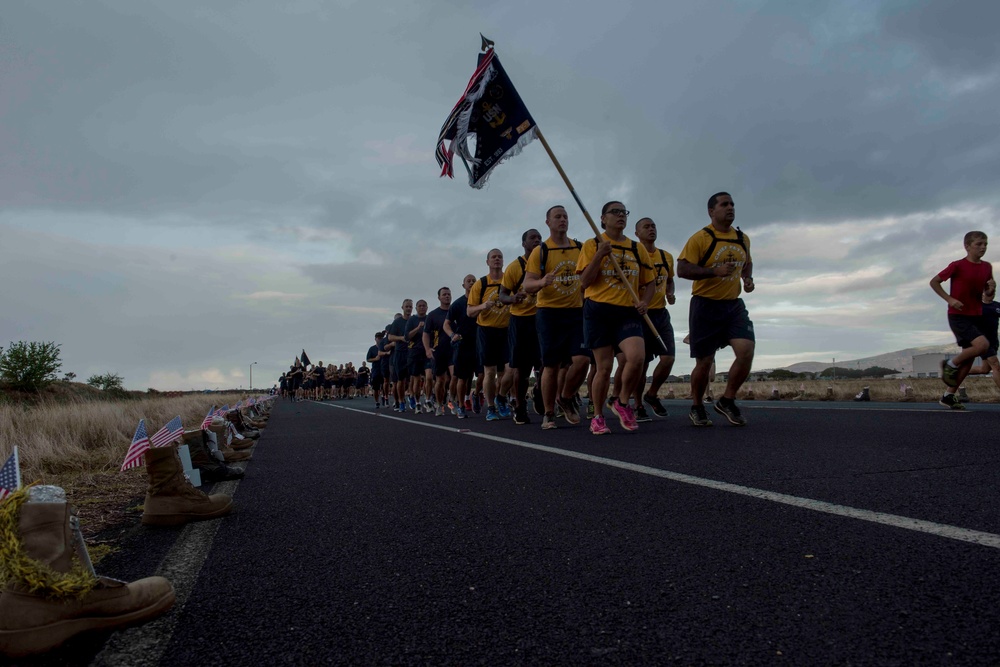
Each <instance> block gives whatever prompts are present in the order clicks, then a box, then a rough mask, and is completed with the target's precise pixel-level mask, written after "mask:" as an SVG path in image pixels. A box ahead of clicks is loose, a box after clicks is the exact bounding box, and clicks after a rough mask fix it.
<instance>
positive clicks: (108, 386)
mask: <svg viewBox="0 0 1000 667" xmlns="http://www.w3.org/2000/svg"><path fill="white" fill-rule="evenodd" d="M124 381H125V378H123V377H122V376H121V375H118V373H105V374H104V375H91V376H90V377H89V378H87V384H89V385H90V386H91V387H97V388H98V389H100V390H101V391H106V392H109V393H112V394H118V393H124V391H125V388H124V387H123V386H122V383H123V382H124Z"/></svg>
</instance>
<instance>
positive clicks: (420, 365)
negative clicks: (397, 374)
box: [409, 354, 427, 378]
mask: <svg viewBox="0 0 1000 667" xmlns="http://www.w3.org/2000/svg"><path fill="white" fill-rule="evenodd" d="M426 368H427V357H426V356H425V355H423V354H420V355H414V356H411V357H410V363H409V371H410V377H419V378H422V377H423V376H424V370H425V369H426Z"/></svg>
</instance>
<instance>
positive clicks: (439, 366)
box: [431, 342, 451, 378]
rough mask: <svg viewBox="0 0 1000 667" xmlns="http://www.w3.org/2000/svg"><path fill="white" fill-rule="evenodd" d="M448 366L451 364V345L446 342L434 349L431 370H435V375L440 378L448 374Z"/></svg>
mask: <svg viewBox="0 0 1000 667" xmlns="http://www.w3.org/2000/svg"><path fill="white" fill-rule="evenodd" d="M448 366H451V346H450V345H449V344H448V343H447V342H446V343H445V344H444V345H442V346H441V347H439V348H438V349H436V350H434V359H433V360H432V361H431V370H432V371H433V372H434V377H438V378H439V377H442V376H444V375H447V374H448Z"/></svg>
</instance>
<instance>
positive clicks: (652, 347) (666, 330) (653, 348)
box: [642, 308, 677, 363]
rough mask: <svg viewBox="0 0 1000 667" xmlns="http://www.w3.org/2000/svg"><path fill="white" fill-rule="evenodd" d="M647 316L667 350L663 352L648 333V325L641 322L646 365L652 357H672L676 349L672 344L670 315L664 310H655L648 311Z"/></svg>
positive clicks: (672, 330) (649, 332)
mask: <svg viewBox="0 0 1000 667" xmlns="http://www.w3.org/2000/svg"><path fill="white" fill-rule="evenodd" d="M647 314H648V315H649V319H650V320H651V321H652V322H653V326H655V327H656V333H658V334H660V338H662V339H663V342H664V343H665V344H666V346H667V348H666V349H665V350H664V349H663V348H662V347H660V343H659V341H657V340H656V337H655V336H654V335H653V332H652V331H650V329H649V325H648V324H646V323H645V322H643V323H642V333H643V335H644V336H645V337H646V363H649V362H650V361H652V360H653V358H654V357H659V356H668V357H672V356H674V355H675V354H676V352H677V349H676V347H675V344H674V327H673V325H671V324H670V313H668V312H667V309H666V308H657V309H656V310H650V311H649V312H648V313H647Z"/></svg>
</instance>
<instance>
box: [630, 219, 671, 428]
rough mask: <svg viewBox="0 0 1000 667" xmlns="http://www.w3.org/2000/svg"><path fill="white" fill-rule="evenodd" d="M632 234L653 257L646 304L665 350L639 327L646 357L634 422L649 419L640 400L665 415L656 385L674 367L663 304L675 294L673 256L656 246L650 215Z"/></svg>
mask: <svg viewBox="0 0 1000 667" xmlns="http://www.w3.org/2000/svg"><path fill="white" fill-rule="evenodd" d="M635 235H636V237H637V238H638V239H639V241H640V242H641V243H642V247H643V248H645V249H646V252H647V253H648V254H649V257H650V259H651V260H653V269H654V270H655V271H656V281H655V283H654V288H655V289H656V293H655V294H654V295H653V300H652V301H651V302H650V304H649V312H648V315H649V319H650V320H651V321H652V322H653V325H654V326H655V327H656V331H657V333H659V334H660V338H661V339H662V340H663V342H664V343H665V344H666V346H667V348H666V349H663V348H662V347H660V343H659V342H658V341H657V340H656V337H655V336H653V332H652V331H650V329H649V327H648V326H647V327H645V328H644V329H643V333H644V334H645V336H646V359H645V363H644V364H643V366H642V381H641V382H640V383H639V385H638V386H637V393H636V394H635V404H636V405H637V406H638V407H637V409H636V421H639V422H641V421H647V420H648V419H649V417H648V416H647V415H646V410H645V408H643V405H642V404H643V402H645V403H646V404H647V405H649V407H650V408H651V409H652V410H653V414H655V415H656V416H657V417H666V416H667V409H666V408H664V407H663V403H661V402H660V399H659V396H658V393H659V391H660V387H662V386H663V383H664V382H666V381H667V378H668V377H670V371H671V370H672V369H673V367H674V357H675V354H676V350H675V343H674V328H673V326H672V325H671V324H670V313H668V312H667V304H670V305H671V306H672V305H674V303H676V301H677V297H676V296H675V295H674V257H673V255H671V254H670V253H669V252H667V251H666V250H663V249H662V248H657V247H656V238H657V233H656V223H655V222H653V220H652V219H651V218H642V219H641V220H639V221H638V222H637V223H635ZM654 357H659V361H657V363H656V368H654V369H653V377H652V379H651V380H650V382H649V389H648V390H647V391H646V392H645V393H644V395H642V396H640V395H639V393H641V392H642V389H643V386H644V385H645V379H646V374H647V373H648V372H649V362H651V361H652V360H653V358H654Z"/></svg>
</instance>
